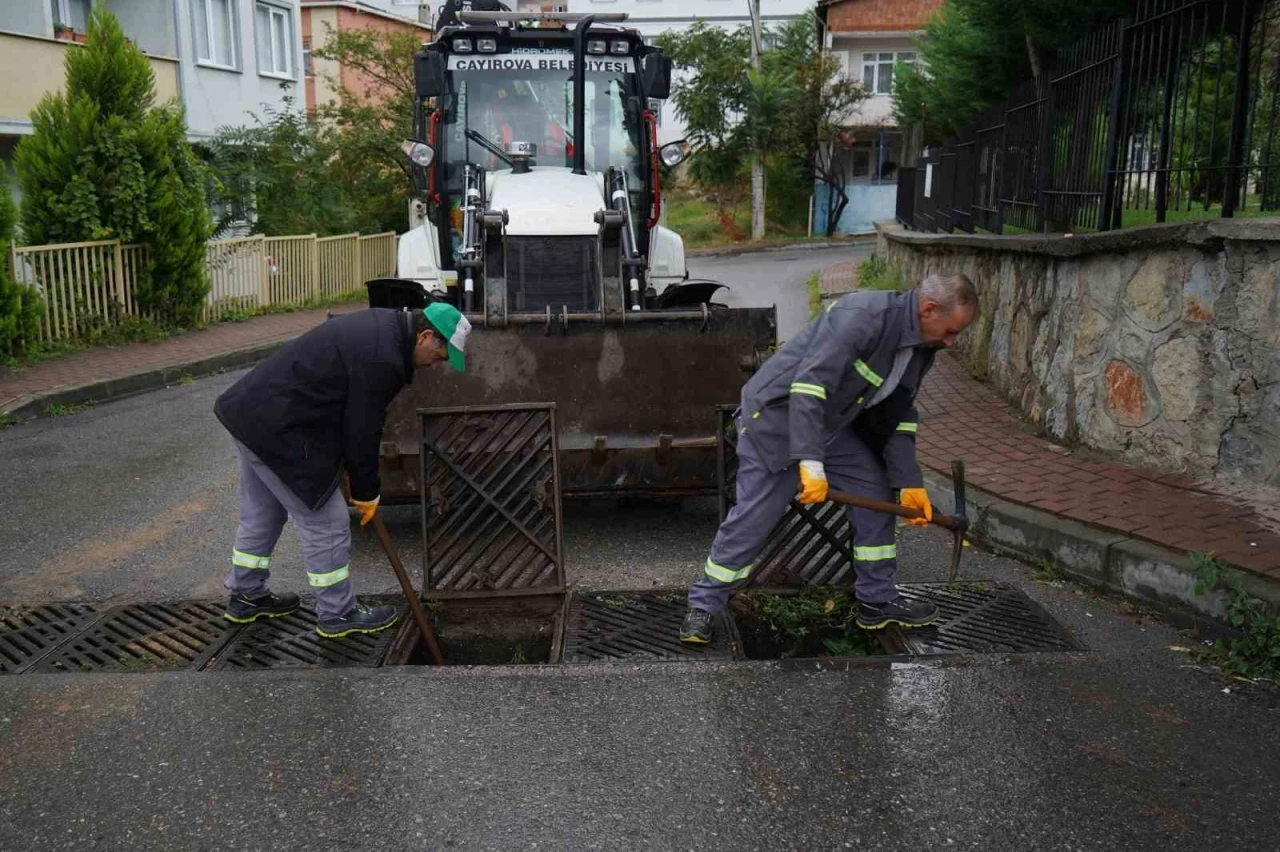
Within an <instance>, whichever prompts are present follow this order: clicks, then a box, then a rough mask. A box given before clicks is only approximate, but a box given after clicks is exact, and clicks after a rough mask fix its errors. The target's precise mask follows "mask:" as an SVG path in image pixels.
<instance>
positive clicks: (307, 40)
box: [302, 36, 316, 77]
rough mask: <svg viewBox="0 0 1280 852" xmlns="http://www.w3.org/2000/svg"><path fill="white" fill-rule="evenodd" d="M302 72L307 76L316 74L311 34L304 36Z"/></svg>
mask: <svg viewBox="0 0 1280 852" xmlns="http://www.w3.org/2000/svg"><path fill="white" fill-rule="evenodd" d="M302 73H303V75H304V76H306V77H314V76H315V75H316V71H315V68H314V67H313V66H312V64H311V36H303V37H302Z"/></svg>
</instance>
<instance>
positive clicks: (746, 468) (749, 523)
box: [689, 431, 800, 612]
mask: <svg viewBox="0 0 1280 852" xmlns="http://www.w3.org/2000/svg"><path fill="white" fill-rule="evenodd" d="M738 435H739V437H738V482H737V500H738V502H736V503H735V504H734V505H733V508H731V509H730V510H729V514H728V515H726V516H725V519H724V520H723V521H721V523H720V529H719V530H718V531H717V532H716V537H715V540H714V541H713V542H712V543H711V555H710V556H709V557H708V559H707V562H706V565H705V566H704V567H703V574H702V577H701V578H700V579H699V580H698V581H697V582H695V583H694V584H693V585H692V586H690V587H689V605H690V606H696V607H698V608H699V609H705V610H706V611H707V612H719V611H720V610H722V609H724V608H725V606H726V605H727V604H728V603H729V598H731V597H732V596H733V593H734V592H736V591H737V590H738V589H740V588H741V587H742V586H744V585H745V584H746V583H747V582H748V580H749V579H750V577H751V571H752V569H753V568H754V563H755V560H756V557H757V556H758V555H759V554H760V550H761V548H763V547H764V543H765V540H766V539H768V537H769V532H770V530H772V529H773V528H774V526H775V525H776V524H777V523H778V521H779V520H781V518H782V515H783V513H784V512H785V511H786V509H787V504H788V503H790V502H791V498H792V497H795V496H796V490H797V486H798V484H799V482H800V479H799V474H798V473H796V468H795V467H794V466H792V467H789V468H787V469H785V470H782V471H779V472H778V473H770V472H769V468H768V467H767V466H766V465H765V463H764V461H763V460H762V459H761V458H760V456H759V454H758V453H757V452H756V448H755V444H754V443H753V442H752V441H751V435H750V433H747V434H745V435H744V434H742V433H741V431H739V433H738Z"/></svg>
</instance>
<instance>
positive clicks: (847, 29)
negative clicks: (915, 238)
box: [815, 0, 943, 234]
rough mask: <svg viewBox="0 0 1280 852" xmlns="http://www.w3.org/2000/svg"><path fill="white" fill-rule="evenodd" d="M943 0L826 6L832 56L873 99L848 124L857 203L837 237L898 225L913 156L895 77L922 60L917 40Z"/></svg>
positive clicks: (839, 1) (850, 1)
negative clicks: (902, 170) (903, 181)
mask: <svg viewBox="0 0 1280 852" xmlns="http://www.w3.org/2000/svg"><path fill="white" fill-rule="evenodd" d="M942 4H943V0H823V2H822V3H820V4H819V6H818V16H819V18H820V19H821V20H822V21H823V24H824V26H823V30H824V42H825V47H826V49H827V50H829V51H831V53H832V54H834V55H835V56H836V57H837V58H838V59H839V60H840V66H841V68H843V69H844V71H845V72H846V73H847V74H849V75H850V76H852V77H853V78H854V79H857V80H860V81H861V82H862V86H863V89H864V90H865V91H866V92H867V93H868V97H867V99H866V100H865V101H863V102H862V104H861V105H860V106H859V108H858V110H857V111H856V112H855V113H854V114H853V115H850V116H849V118H848V126H849V131H850V136H851V137H852V138H853V140H854V144H853V146H852V148H851V149H850V150H848V151H847V152H846V154H845V166H846V169H847V171H846V174H845V176H846V180H847V188H846V190H845V191H846V193H847V194H848V196H849V204H848V206H847V207H846V208H845V209H844V212H843V214H841V217H840V223H839V225H838V226H837V231H838V232H839V233H842V234H865V233H871V232H872V231H874V230H875V227H874V223H875V222H876V221H877V220H879V219H892V218H893V215H894V205H895V203H896V200H897V191H898V175H897V172H898V167H899V166H900V165H904V164H905V159H906V157H907V154H908V152H907V139H906V131H907V130H908V128H900V127H897V126H896V125H895V123H894V120H893V71H894V66H895V64H896V63H898V62H904V63H907V64H913V63H916V62H918V61H919V58H918V56H917V54H916V46H915V38H916V37H917V36H918V35H919V34H920V33H921V32H922V31H923V29H924V26H925V24H926V23H928V21H929V17H930V16H931V15H932V14H933V13H934V12H935V11H937V9H938V8H940V7H941V6H942ZM826 203H827V202H826V193H825V190H824V188H823V187H821V186H820V187H818V190H817V207H818V209H817V214H816V216H815V221H817V222H825V221H826Z"/></svg>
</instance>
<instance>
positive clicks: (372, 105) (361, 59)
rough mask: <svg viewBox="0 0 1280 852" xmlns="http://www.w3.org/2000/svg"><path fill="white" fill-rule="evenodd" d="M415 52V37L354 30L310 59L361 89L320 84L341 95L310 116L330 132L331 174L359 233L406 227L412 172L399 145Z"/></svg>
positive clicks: (408, 117) (408, 118) (405, 130)
mask: <svg viewBox="0 0 1280 852" xmlns="http://www.w3.org/2000/svg"><path fill="white" fill-rule="evenodd" d="M421 47H422V36H421V34H419V33H416V32H406V31H403V30H397V31H394V32H383V31H381V30H375V29H360V30H348V31H344V32H339V33H331V34H330V36H329V39H328V41H327V42H326V43H325V44H324V45H323V46H321V47H319V48H317V49H316V50H315V51H314V53H313V55H314V56H315V57H316V58H318V59H331V60H334V61H336V62H337V63H338V64H339V65H340V66H341V67H343V68H346V69H347V70H348V71H350V72H352V73H354V75H355V76H356V77H357V78H360V79H363V80H364V81H365V82H366V83H367V84H368V85H366V86H365V87H364V88H363V90H361V91H354V90H351V89H347V88H342V87H340V82H341V81H338V80H333V79H332V78H327V79H329V82H330V83H331V84H333V85H335V86H339V87H340V97H339V99H338V100H337V101H336V102H334V103H332V104H330V105H328V106H325V107H323V108H321V109H320V110H318V114H317V118H318V119H319V120H320V122H321V123H322V125H324V126H325V127H326V128H328V129H330V130H331V131H332V132H333V133H334V134H335V140H334V141H335V146H334V151H335V157H334V159H333V161H332V163H331V166H332V170H333V176H334V179H335V180H336V181H337V182H338V183H339V184H340V185H341V186H343V187H345V188H348V189H350V190H351V192H349V193H348V197H347V203H348V204H349V205H350V207H351V209H352V210H354V211H355V214H356V216H357V217H358V219H359V221H360V222H361V224H362V227H361V230H364V231H368V232H374V231H392V230H394V231H403V230H404V229H405V228H406V227H407V226H408V210H409V200H410V199H411V198H412V197H413V195H414V185H413V174H412V172H411V171H410V164H409V160H408V158H407V157H405V156H404V154H403V153H402V152H401V150H400V143H401V142H402V141H403V140H405V139H408V138H410V137H411V136H413V114H414V110H415V108H416V104H417V97H416V87H415V85H414V77H413V55H414V54H415V53H416V52H417V51H418V50H419V49H421Z"/></svg>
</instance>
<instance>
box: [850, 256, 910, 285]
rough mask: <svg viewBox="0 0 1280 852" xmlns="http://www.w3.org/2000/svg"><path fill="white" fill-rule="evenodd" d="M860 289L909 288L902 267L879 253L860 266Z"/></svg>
mask: <svg viewBox="0 0 1280 852" xmlns="http://www.w3.org/2000/svg"><path fill="white" fill-rule="evenodd" d="M858 288H859V289H860V290H909V289H911V288H910V287H909V286H908V285H907V281H906V278H904V277H903V275H902V269H901V268H900V267H899V266H898V265H897V264H896V263H889V261H887V260H885V259H884V258H883V257H881V256H880V255H878V254H872V255H871V256H870V257H868V258H867V259H866V260H864V261H862V263H861V264H859V266H858Z"/></svg>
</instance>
